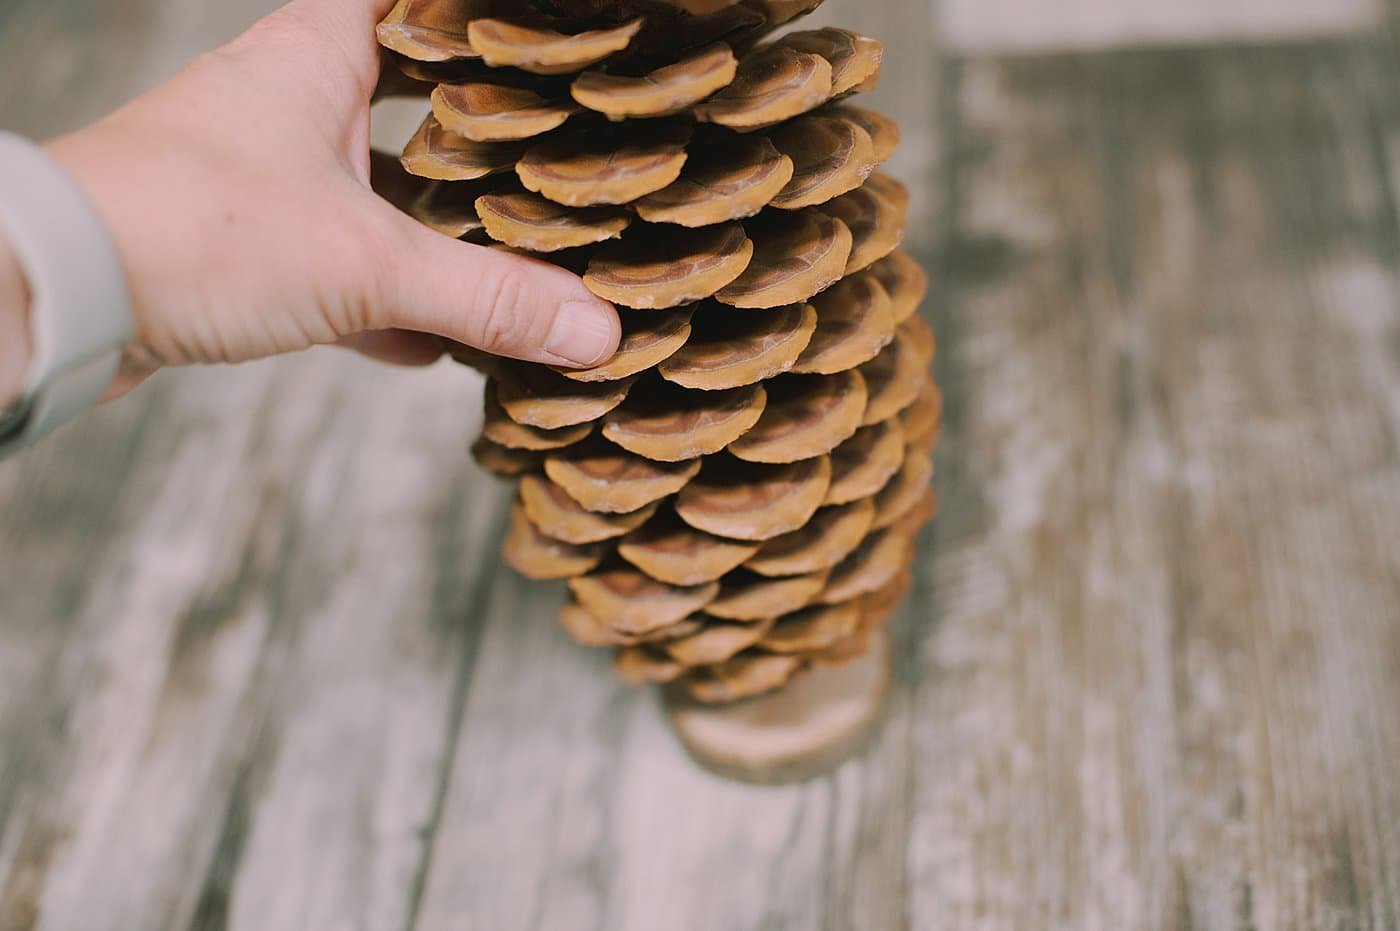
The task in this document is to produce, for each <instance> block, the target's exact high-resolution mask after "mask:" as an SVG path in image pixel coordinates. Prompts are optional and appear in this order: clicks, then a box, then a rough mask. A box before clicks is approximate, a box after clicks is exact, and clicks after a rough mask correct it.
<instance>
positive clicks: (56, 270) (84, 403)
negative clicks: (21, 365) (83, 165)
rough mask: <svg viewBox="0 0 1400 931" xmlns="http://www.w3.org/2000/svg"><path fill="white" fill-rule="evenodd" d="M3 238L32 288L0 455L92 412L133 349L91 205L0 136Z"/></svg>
mask: <svg viewBox="0 0 1400 931" xmlns="http://www.w3.org/2000/svg"><path fill="white" fill-rule="evenodd" d="M0 235H4V236H5V238H6V241H7V242H8V243H9V245H10V247H11V248H12V249H13V251H14V253H15V255H16V256H17V257H18V259H19V264H20V268H21V269H23V271H24V275H25V278H26V280H27V281H28V284H29V293H30V305H29V330H30V334H31V340H32V342H33V347H32V355H31V362H30V366H29V373H28V377H27V379H26V381H25V395H24V397H23V398H21V400H20V402H19V403H18V404H17V405H15V407H14V408H12V409H11V410H9V411H5V412H0V453H5V452H9V451H11V450H12V449H14V448H17V447H20V446H26V445H28V444H29V443H32V442H33V441H35V440H37V439H38V438H39V437H41V436H43V435H45V434H46V433H49V432H51V431H52V430H54V429H55V428H57V427H58V426H59V425H60V424H62V423H64V422H65V421H67V420H70V419H71V418H73V417H74V416H76V415H78V414H80V413H82V412H83V411H85V410H87V409H88V408H90V407H92V406H93V405H95V404H96V403H97V402H98V401H99V400H100V399H101V398H102V395H103V393H104V392H105V391H106V390H107V386H108V385H110V384H111V382H112V378H113V376H115V375H116V373H117V366H118V365H119V364H120V362H121V353H122V349H123V348H124V347H125V346H126V344H127V343H128V342H129V341H130V340H131V335H132V316H131V301H130V298H129V296H128V294H127V285H126V276H125V274H124V273H123V271H122V265H121V260H120V258H119V256H118V255H117V249H116V246H115V245H114V244H113V242H112V237H111V236H110V235H109V234H108V232H107V228H106V227H105V226H104V225H103V223H102V220H101V219H100V218H99V217H98V215H97V211H96V210H94V209H93V207H92V205H91V204H90V203H89V201H88V198H87V196H86V195H85V194H84V193H83V192H82V190H81V189H80V188H79V187H78V186H77V184H76V183H74V181H73V180H72V179H71V178H70V177H69V176H68V175H67V173H65V172H64V171H63V169H62V168H60V167H59V166H58V164H57V163H55V162H54V160H53V159H52V158H51V157H50V156H49V155H48V153H47V152H45V151H44V150H43V149H42V148H41V147H40V146H38V145H36V144H34V143H33V142H30V141H29V140H28V139H25V138H23V137H21V136H16V135H14V134H11V133H0Z"/></svg>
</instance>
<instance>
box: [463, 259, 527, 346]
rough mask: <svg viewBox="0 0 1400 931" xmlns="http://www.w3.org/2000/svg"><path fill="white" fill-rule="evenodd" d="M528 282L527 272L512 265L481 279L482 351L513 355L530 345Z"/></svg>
mask: <svg viewBox="0 0 1400 931" xmlns="http://www.w3.org/2000/svg"><path fill="white" fill-rule="evenodd" d="M529 287H530V285H529V282H528V281H527V280H526V276H525V273H524V272H522V271H521V270H520V269H518V268H515V267H513V266H508V267H505V268H500V269H495V270H492V271H491V272H488V273H487V274H486V276H485V277H484V278H483V279H482V284H481V295H480V301H479V303H478V306H477V308H476V313H477V315H478V327H479V329H478V333H479V336H480V341H481V345H480V346H479V347H478V348H480V349H485V350H488V351H492V352H511V351H515V350H519V349H521V348H523V347H524V346H525V345H527V343H528V341H529V337H530V320H529V315H528V313H526V295H527V294H528V292H529Z"/></svg>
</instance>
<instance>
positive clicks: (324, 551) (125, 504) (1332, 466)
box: [0, 0, 1400, 931]
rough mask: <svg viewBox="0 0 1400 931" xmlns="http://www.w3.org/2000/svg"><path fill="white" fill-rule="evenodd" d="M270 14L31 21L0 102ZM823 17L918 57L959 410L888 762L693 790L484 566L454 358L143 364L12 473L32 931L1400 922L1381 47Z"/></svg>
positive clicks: (1, 25)
mask: <svg viewBox="0 0 1400 931" xmlns="http://www.w3.org/2000/svg"><path fill="white" fill-rule="evenodd" d="M1009 2H1010V0H1005V2H999V3H988V4H985V5H982V6H981V7H980V8H979V9H980V10H981V11H982V12H981V13H978V14H976V15H985V16H987V17H995V16H997V15H1001V14H1004V13H1006V12H1007V10H1008V9H1010V8H1009V7H1008V6H1006V3H1009ZM1282 2H1283V0H1280V3H1282ZM270 5H271V2H270V0H248V2H241V3H226V4H221V5H214V6H210V5H207V4H205V5H197V6H191V5H188V4H184V3H181V2H177V0H164V2H161V0H103V2H93V3H80V2H78V0H64V2H54V0H49V2H44V3H40V2H38V0H22V2H20V3H19V4H18V5H17V6H16V5H11V6H7V7H6V8H4V9H0V80H2V81H3V82H4V85H5V86H6V87H10V88H16V87H23V88H26V89H27V90H26V93H24V94H7V95H5V96H4V97H3V98H0V124H3V125H7V126H16V127H19V128H22V129H25V130H27V131H30V132H34V133H41V134H42V133H49V132H54V131H59V130H62V129H64V128H66V127H69V126H72V125H74V124H75V123H77V122H79V121H81V120H82V119H84V118H87V117H88V116H90V115H92V114H94V113H97V112H100V111H101V110H103V109H106V108H108V107H110V106H112V105H114V104H116V103H118V102H119V101H120V100H121V99H123V98H125V97H126V96H129V95H130V94H132V93H135V92H137V91H138V90H139V89H140V88H141V87H144V86H147V85H148V84H149V83H150V82H151V81H154V80H157V79H158V78H159V77H161V76H162V75H164V74H168V73H170V72H171V71H173V70H174V69H175V68H176V67H178V65H179V63H180V62H181V60H183V59H184V58H186V57H188V56H189V55H190V54H193V52H194V51H195V50H197V49H200V48H204V47H207V46H208V45H210V44H213V43H214V42H216V41H218V40H220V39H222V38H224V37H226V36H227V35H229V34H230V33H231V32H232V31H234V30H235V29H236V28H237V27H238V25H240V24H241V23H243V22H246V21H249V20H251V19H252V18H253V17H254V16H255V15H257V14H258V13H259V12H261V11H262V10H264V9H266V8H267V7H269V6H270ZM1132 6H1134V4H1115V5H1114V8H1115V9H1116V10H1125V9H1128V8H1130V7H1132ZM1283 6H1289V7H1296V6H1297V4H1287V3H1283V5H1282V6H1280V7H1279V9H1280V10H1282V9H1283ZM215 7H217V9H215ZM828 7H829V8H828V9H825V10H823V11H822V13H821V15H822V16H823V17H824V18H825V20H826V21H829V22H835V21H842V22H845V23H848V24H851V25H854V26H855V27H857V28H861V29H863V30H865V31H868V32H871V33H872V34H877V35H880V36H881V37H882V38H885V39H886V40H887V43H888V46H889V53H888V56H887V59H886V61H887V70H886V73H885V78H884V81H883V86H882V89H881V91H880V92H879V94H880V96H879V99H878V101H877V105H878V106H881V107H882V108H884V109H886V110H888V111H890V112H893V113H895V114H896V115H898V116H899V117H900V118H901V119H902V120H904V122H905V126H906V149H905V150H904V153H903V154H902V155H901V158H902V159H903V160H902V161H901V162H900V163H899V165H898V166H897V167H898V170H899V172H900V173H901V175H902V176H903V177H904V178H905V179H906V180H908V181H909V182H910V183H911V185H912V186H913V187H914V189H915V190H916V192H917V196H918V197H919V198H920V200H921V202H922V203H923V205H924V206H923V211H924V212H923V213H922V214H921V215H920V219H919V220H918V226H917V228H916V229H915V230H914V231H913V232H912V234H911V238H912V240H913V242H914V243H915V245H916V246H917V248H918V249H919V251H920V252H921V253H922V256H923V258H924V259H926V260H927V262H928V264H929V265H930V268H931V270H932V272H933V274H932V278H933V281H934V289H933V292H932V294H931V295H930V298H929V301H928V304H927V307H926V308H925V312H926V313H927V314H929V315H930V316H931V318H932V319H933V320H934V322H935V324H936V325H937V328H938V333H939V340H940V361H939V375H940V380H941V381H942V383H943V385H944V387H945V391H946V394H947V407H946V427H945V433H944V441H943V444H942V446H941V449H940V453H939V460H938V477H937V481H938V484H939V488H940V492H941V496H942V502H943V513H942V515H941V516H940V518H939V520H938V521H937V522H936V523H935V525H934V526H933V528H932V530H931V531H930V532H929V533H928V534H927V535H926V539H925V541H924V544H925V546H924V550H923V553H924V556H923V559H922V561H921V564H920V567H919V577H918V581H917V585H916V590H915V594H914V596H913V597H912V598H911V602H910V604H909V605H908V606H907V607H906V608H905V609H904V611H903V613H902V616H901V620H900V623H899V624H898V626H897V628H896V631H895V634H896V638H897V641H898V647H899V648H898V649H897V651H896V652H897V655H898V656H899V661H898V668H897V670H896V672H897V683H896V687H895V689H894V696H893V700H892V708H891V713H890V717H889V719H888V721H887V722H886V724H885V726H884V727H883V729H882V730H881V732H880V734H879V736H878V738H877V740H876V742H875V744H874V746H873V747H872V748H871V749H870V751H869V752H868V753H867V755H866V756H865V757H864V758H863V759H861V760H859V761H856V762H854V763H852V764H849V765H847V766H845V767H843V768H842V769H841V770H839V771H838V772H837V773H835V774H833V775H832V776H829V777H826V778H822V779H818V780H815V781H813V782H810V783H806V784H802V785H797V786H786V787H778V788H755V787H750V786H743V785H738V784H733V783H728V782H725V781H722V780H719V779H716V778H714V777H711V776H709V775H707V774H706V773H704V772H701V771H699V770H698V769H696V768H695V767H694V766H693V765H692V764H691V763H690V762H689V761H688V760H687V758H686V757H685V755H684V753H683V752H682V751H681V750H680V748H679V747H678V746H677V745H676V743H675V742H674V740H673V739H672V738H671V736H670V735H669V734H668V733H667V732H666V730H665V725H664V721H663V718H662V716H661V715H660V713H659V710H658V708H657V707H656V705H655V702H654V699H653V698H652V696H650V695H648V694H647V693H645V692H638V691H634V690H630V689H627V688H624V687H623V686H621V685H619V684H617V683H616V681H615V680H614V679H613V678H612V677H611V676H610V674H609V671H608V669H607V660H606V657H604V656H602V655H600V654H598V653H596V652H589V651H584V650H581V649H579V648H576V647H575V646H573V645H572V644H571V643H570V642H569V641H568V640H567V638H566V637H565V635H564V634H562V633H561V632H560V631H559V630H558V629H557V627H556V626H555V624H554V622H553V613H554V611H555V609H556V608H557V606H558V604H559V600H560V597H561V596H560V592H559V591H558V589H557V588H555V587H552V586H548V585H541V584H538V583H532V582H527V581H525V580H522V579H520V578H518V577H516V576H514V575H512V574H510V573H509V572H508V571H506V570H505V569H503V568H502V566H501V565H500V561H499V551H498V538H499V532H500V527H501V523H502V515H503V503H502V498H501V492H500V490H499V488H498V487H497V486H495V485H494V484H492V483H491V482H490V481H488V480H487V479H486V478H485V477H484V476H483V475H482V474H481V473H480V472H479V470H477V469H476V468H475V467H474V466H473V465H471V464H470V462H469V460H468V458H467V457H466V455H465V447H466V443H467V441H468V439H469V438H470V436H471V435H472V434H473V432H474V430H475V427H476V421H477V417H478V409H479V396H478V393H477V392H478V390H479V389H478V385H477V383H476V381H475V379H474V376H471V375H469V374H467V373H465V372H464V371H463V370H461V369H458V368H454V367H452V366H441V367H438V368H435V369H432V370H430V371H428V372H405V371H397V370H392V369H383V368H376V367H373V366H371V365H370V364H368V363H365V362H362V361H359V360H357V359H355V358H353V357H351V356H349V355H346V354H341V353H337V352H334V351H330V350H326V351H318V352H313V353H309V354H305V355H303V356H299V357H293V358H288V359H282V360H277V361H274V362H263V363H257V364H254V365H249V366H240V367H237V368H229V369H208V370H191V371H182V372H173V373H163V374H162V375H160V376H158V377H157V378H156V379H155V380H154V381H153V382H152V383H151V384H150V385H148V386H145V387H143V388H142V389H141V390H140V391H139V392H138V393H137V394H136V395H134V396H133V397H131V398H129V399H127V400H124V401H122V402H120V403H118V404H115V405H113V406H111V407H109V408H106V409H104V410H102V411H100V412H98V413H97V414H95V415H94V416H92V417H90V418H87V419H85V420H84V421H83V422H82V423H80V424H75V425H73V426H72V427H70V428H68V429H67V430H65V431H64V432H63V433H61V434H60V435H59V436H57V437H56V438H54V440H53V442H51V443H49V444H47V445H45V446H43V447H41V448H39V449H36V450H34V451H32V452H31V453H28V454H26V455H25V456H23V457H21V458H19V459H16V460H11V461H7V462H4V463H0V929H2V931H19V929H31V928H40V929H61V931H67V929H81V931H105V929H121V931H127V929H133V928H139V929H166V928H169V929H186V928H197V929H256V931H277V929H298V931H304V929H322V928H325V929H341V928H357V929H358V928H364V929H375V931H378V929H394V931H400V929H460V928H476V927H481V928H502V929H515V928H532V929H567V931H574V929H608V931H614V929H621V931H630V929H639V931H640V929H646V931H654V929H657V928H685V929H687V931H690V929H700V931H706V929H716V931H719V929H724V931H731V929H750V928H751V929H760V928H761V929H787V928H792V929H802V931H806V929H812V928H831V929H838V928H855V929H861V931H884V929H906V928H919V929H923V928H935V927H936V928H951V929H961V928H966V929H1002V928H1034V929H1038V931H1039V929H1057V928H1063V929H1067V931H1068V929H1091V928H1114V929H1118V928H1133V929H1136V928H1151V929H1159V928H1160V929H1186V928H1208V929H1220V931H1225V929H1245V928H1258V929H1309V931H1311V929H1338V931H1342V929H1374V931H1380V929H1389V928H1396V927H1400V782H1398V781H1397V780H1396V779H1395V777H1394V773H1395V772H1396V771H1397V770H1400V715H1397V714H1396V709H1397V708H1400V610H1398V609H1397V608H1396V605H1397V604H1400V529H1397V528H1400V448H1397V444H1398V443H1400V440H1398V439H1397V437H1400V350H1397V346H1400V279H1398V278H1397V275H1396V271H1395V269H1396V267H1397V260H1398V259H1400V202H1397V198H1396V192H1397V191H1400V107H1397V105H1396V104H1395V99H1396V98H1395V94H1394V88H1395V87H1396V78H1397V54H1396V47H1397V46H1396V44H1395V43H1394V41H1393V39H1392V38H1391V36H1390V33H1389V31H1387V30H1372V31H1371V32H1370V34H1367V35H1358V36H1356V37H1354V38H1343V39H1328V40H1325V41H1324V40H1318V41H1308V42H1291V43H1289V44H1287V45H1280V46H1277V47H1270V46H1262V45H1254V46H1250V47H1232V46H1229V45H1228V44H1217V45H1216V46H1214V47H1211V48H1207V49H1200V48H1187V47H1182V48H1168V49H1161V50H1157V51H1151V52H1147V51H1135V52H1097V53H1086V54H1075V55H1055V56H1007V55H1000V56H995V57H992V56H985V55H967V54H948V55H944V56H941V57H936V56H931V55H929V54H928V49H929V48H930V41H931V40H930V35H931V28H932V27H931V22H932V14H931V13H930V11H929V10H928V8H927V6H926V5H924V4H909V5H905V4H903V3H899V2H896V0H881V2H875V3H866V4H854V3H844V2H841V0H832V2H831V3H830V4H829V5H828ZM1129 12H1131V10H1129ZM965 15H968V16H972V15H974V14H972V13H967V14H965ZM1124 15H1128V14H1126V13H1125V14H1124ZM1280 15H1283V14H1280ZM940 21H942V22H945V23H946V21H947V19H946V17H943V18H942V19H941V20H940ZM973 25H975V24H973ZM65 63H66V64H65ZM29 89H32V90H29Z"/></svg>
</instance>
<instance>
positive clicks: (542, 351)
mask: <svg viewBox="0 0 1400 931" xmlns="http://www.w3.org/2000/svg"><path fill="white" fill-rule="evenodd" d="M377 206H378V207H379V208H380V210H381V211H382V213H381V215H382V216H383V218H384V219H383V222H384V223H386V224H391V225H392V226H393V227H394V229H393V231H392V234H391V235H389V236H386V237H384V240H385V241H388V242H390V243H393V244H394V245H393V246H392V247H391V248H390V249H388V250H387V252H386V253H384V254H381V255H380V257H379V261H377V262H376V267H377V269H378V271H377V272H376V274H378V275H379V276H380V277H381V278H382V279H383V280H382V281H380V282H378V283H377V284H376V285H375V286H373V287H371V288H370V289H369V292H370V293H372V294H374V295H376V297H377V298H378V299H379V300H380V301H382V304H381V307H380V310H381V313H382V315H383V319H384V323H385V326H386V327H397V328H400V329H408V330H418V331H420V332H424V333H433V334H436V335H438V336H443V337H446V338H447V339H451V340H455V341H457V342H459V343H466V344H467V345H468V346H475V347H476V348H477V349H482V350H485V351H486V352H490V353H495V354H496V355H503V356H511V357H513V358H516V359H527V360H529V361H532V362H545V363H549V364H551V365H568V366H575V367H588V366H593V365H597V364H599V363H601V362H604V361H606V360H607V359H608V358H609V357H611V356H612V354H613V352H614V351H616V349H617V341H618V339H619V338H620V336H621V331H622V327H621V324H620V323H619V322H618V318H617V312H616V311H614V310H613V308H612V305H611V304H608V303H607V302H606V301H603V300H600V299H599V298H597V297H595V296H594V295H593V294H592V293H591V292H590V291H589V290H588V289H587V288H585V287H584V285H583V281H582V279H580V278H579V277H578V276H577V275H574V274H572V273H571V272H568V271H565V270H564V269H562V268H559V267H558V266H555V265H549V264H547V263H545V262H540V261H536V260H534V259H528V258H525V257H523V256H518V255H513V254H511V253H508V252H502V251H500V250H497V249H490V248H487V247H485V246H476V245H472V244H470V243H464V242H458V241H457V240H455V239H449V238H448V237H446V236H444V235H442V234H441V233H437V232H435V231H433V230H430V229H428V228H427V227H424V226H422V225H420V224H419V223H418V222H417V221H416V220H413V219H410V218H409V217H407V216H405V215H404V214H401V213H399V212H398V211H396V210H394V208H392V207H390V206H389V205H388V204H387V203H385V202H383V201H378V202H377Z"/></svg>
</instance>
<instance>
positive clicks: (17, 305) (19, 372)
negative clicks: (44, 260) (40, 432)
mask: <svg viewBox="0 0 1400 931" xmlns="http://www.w3.org/2000/svg"><path fill="white" fill-rule="evenodd" d="M32 345H33V344H32V343H31V341H30V336H29V285H28V283H27V282H26V281H25V278H24V270H23V269H21V268H20V264H19V258H18V257H17V256H16V255H15V254H14V251H13V250H12V249H11V248H10V244H9V243H8V242H7V241H6V240H5V238H4V234H3V232H0V412H3V411H5V410H6V409H8V408H9V407H10V406H11V405H13V404H14V403H15V402H16V401H18V400H19V399H20V397H22V396H23V394H24V389H25V387H26V385H25V381H26V379H27V377H28V374H29V364H30V357H31V355H32Z"/></svg>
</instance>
